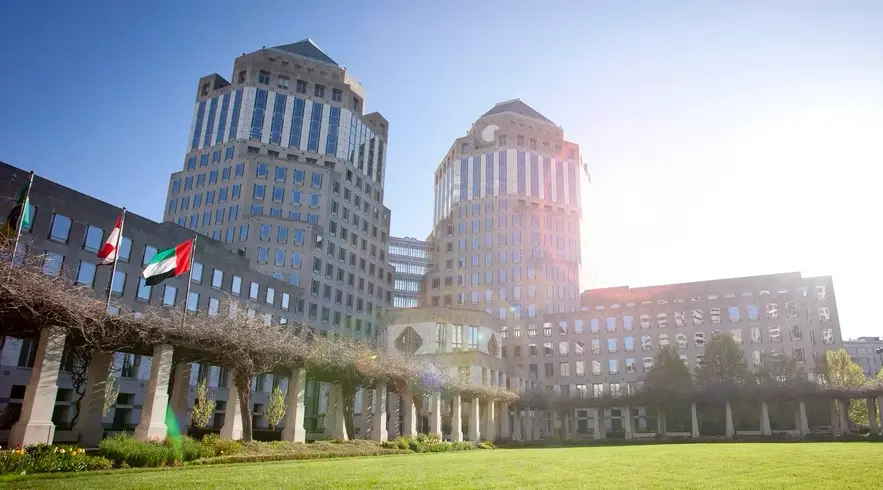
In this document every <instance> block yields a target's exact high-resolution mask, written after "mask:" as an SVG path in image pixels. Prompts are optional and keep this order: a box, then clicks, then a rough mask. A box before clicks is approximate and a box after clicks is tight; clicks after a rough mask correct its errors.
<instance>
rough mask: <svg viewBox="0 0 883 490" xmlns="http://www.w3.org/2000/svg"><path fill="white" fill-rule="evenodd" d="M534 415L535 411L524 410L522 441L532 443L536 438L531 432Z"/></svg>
mask: <svg viewBox="0 0 883 490" xmlns="http://www.w3.org/2000/svg"><path fill="white" fill-rule="evenodd" d="M535 414H536V412H535V411H533V410H531V409H530V408H529V407H528V408H526V409H525V410H524V440H525V441H533V440H534V439H535V437H536V435H535V434H534V431H533V422H534V421H533V417H534V415H535Z"/></svg>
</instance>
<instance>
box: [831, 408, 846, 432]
mask: <svg viewBox="0 0 883 490" xmlns="http://www.w3.org/2000/svg"><path fill="white" fill-rule="evenodd" d="M832 402H833V403H831V431H833V432H834V435H835V436H839V435H841V434H843V429H842V428H841V426H840V417H839V415H838V413H837V412H838V410H839V409H840V400H832Z"/></svg>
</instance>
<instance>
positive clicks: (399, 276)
mask: <svg viewBox="0 0 883 490" xmlns="http://www.w3.org/2000/svg"><path fill="white" fill-rule="evenodd" d="M389 263H390V265H392V266H393V267H394V268H395V271H396V280H395V290H394V292H393V297H392V306H393V307H394V308H414V307H416V306H419V305H420V301H421V299H422V295H423V278H424V276H425V275H426V271H427V269H428V267H429V242H427V241H423V240H418V239H416V238H411V237H404V238H401V237H390V239H389Z"/></svg>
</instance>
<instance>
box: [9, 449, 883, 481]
mask: <svg viewBox="0 0 883 490" xmlns="http://www.w3.org/2000/svg"><path fill="white" fill-rule="evenodd" d="M881 465H883V444H874V443H865V442H853V443H791V444H773V443H765V444H739V443H730V444H690V445H687V444H682V445H652V446H631V447H630V446H620V447H585V448H566V449H564V448H561V449H559V448H554V449H497V450H482V451H466V452H459V453H441V454H414V455H403V456H381V457H365V458H342V459H333V460H322V461H292V462H274V463H251V464H237V465H223V466H198V467H196V466H193V467H184V468H167V469H160V470H121V471H112V472H102V473H91V474H89V473H79V474H65V475H51V476H42V477H41V476H40V475H33V476H30V477H24V478H16V479H11V480H6V481H5V482H3V483H5V484H6V485H9V486H11V487H14V488H89V489H99V488H111V489H116V490H118V489H121V488H127V489H128V488H217V487H223V488H228V487H229V488H283V487H289V488H333V489H346V488H353V489H362V488H420V489H431V488H458V489H459V488H506V489H510V490H514V489H518V488H556V489H558V488H593V489H595V488H641V489H648V488H673V489H691V488H692V489H702V490H706V489H714V488H751V489H763V488H770V489H776V490H783V489H786V488H798V487H799V488H801V489H808V488H826V489H831V488H837V489H842V488H880V487H881V471H880V469H881Z"/></svg>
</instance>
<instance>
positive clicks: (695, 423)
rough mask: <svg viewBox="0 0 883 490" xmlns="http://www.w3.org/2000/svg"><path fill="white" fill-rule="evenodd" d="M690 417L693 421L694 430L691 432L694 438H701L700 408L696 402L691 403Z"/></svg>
mask: <svg viewBox="0 0 883 490" xmlns="http://www.w3.org/2000/svg"><path fill="white" fill-rule="evenodd" d="M690 416H691V417H690V418H691V419H692V423H693V431H692V432H691V434H690V435H691V436H692V437H693V438H694V439H698V438H699V410H698V409H697V408H696V403H691V404H690Z"/></svg>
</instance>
